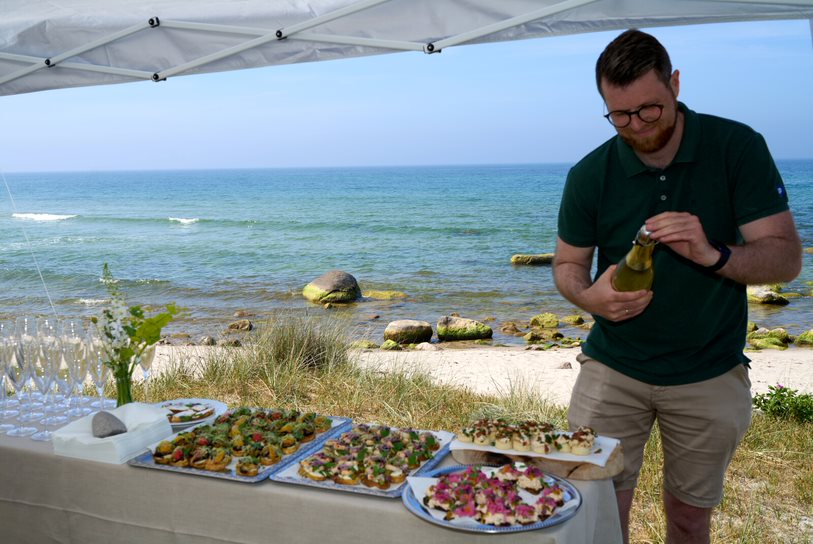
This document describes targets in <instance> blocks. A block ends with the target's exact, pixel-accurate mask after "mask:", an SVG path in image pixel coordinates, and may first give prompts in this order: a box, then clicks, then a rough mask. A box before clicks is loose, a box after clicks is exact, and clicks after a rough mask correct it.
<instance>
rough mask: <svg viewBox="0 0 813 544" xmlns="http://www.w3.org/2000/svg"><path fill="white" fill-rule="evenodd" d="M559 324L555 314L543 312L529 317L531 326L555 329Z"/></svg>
mask: <svg viewBox="0 0 813 544" xmlns="http://www.w3.org/2000/svg"><path fill="white" fill-rule="evenodd" d="M558 326H559V318H558V317H557V315H556V314H552V313H549V312H545V313H543V314H538V315H535V316H533V317H532V318H531V327H542V328H544V329H555V328H556V327H558Z"/></svg>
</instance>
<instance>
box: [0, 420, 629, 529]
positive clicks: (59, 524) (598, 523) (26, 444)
mask: <svg viewBox="0 0 813 544" xmlns="http://www.w3.org/2000/svg"><path fill="white" fill-rule="evenodd" d="M445 464H453V461H452V459H451V457H448V458H447V459H446V460H445ZM573 484H574V485H575V486H576V487H577V488H578V489H579V491H580V492H581V493H582V497H583V499H584V502H583V504H582V506H581V508H580V510H579V512H578V514H577V515H576V517H574V518H572V519H571V520H569V521H568V522H566V523H564V524H561V525H558V526H554V527H551V528H548V529H543V530H539V531H529V532H521V533H513V534H511V535H496V536H495V535H488V534H472V533H467V532H461V531H455V530H451V529H446V528H443V527H439V526H436V525H433V524H430V523H427V522H426V521H424V520H422V519H420V518H418V517H417V516H415V515H413V514H412V513H410V512H409V511H408V510H406V508H405V507H404V505H403V503H402V502H401V500H400V499H384V498H379V497H370V496H363V495H358V494H354V493H341V492H331V491H324V490H320V489H315V488H309V487H305V486H296V485H289V484H283V483H276V482H270V481H263V482H260V483H256V484H244V483H238V482H231V481H226V480H219V479H214V478H204V477H196V476H190V475H185V474H174V473H170V472H165V471H159V470H148V469H143V468H136V467H132V466H128V465H109V464H104V463H96V462H92V461H83V460H79V459H72V458H67V457H59V456H56V455H54V454H53V451H52V446H51V444H50V443H43V442H34V441H32V440H29V439H27V438H11V437H8V436H5V435H2V436H0V528H1V529H0V535H2V536H1V537H0V542H3V543H8V544H26V543H31V544H41V543H44V542H60V543H77V544H80V543H81V544H92V543H97V542H98V543H103V544H113V543H134V544H145V543H148V544H162V543H172V544H185V543H189V544H223V543H226V542H229V543H232V542H233V543H241V544H248V543H267V542H283V543H285V544H296V543H309V544H310V543H328V542H330V543H334V542H336V543H343V542H346V543H348V544H365V543H367V542H369V543H375V544H386V543H401V542H410V543H411V542H420V543H430V542H431V543H435V542H444V543H445V542H448V543H457V542H459V543H466V544H472V543H477V542H486V541H488V542H491V543H492V544H493V543H494V542H496V541H499V542H501V543H504V542H509V541H510V542H512V543H514V542H518V543H522V542H533V543H535V544H547V543H567V544H577V543H584V544H587V543H609V544H616V543H618V542H621V532H620V526H619V522H618V514H617V510H616V503H615V494H614V492H613V486H612V483H611V482H610V481H609V480H599V481H575V480H574V481H573Z"/></svg>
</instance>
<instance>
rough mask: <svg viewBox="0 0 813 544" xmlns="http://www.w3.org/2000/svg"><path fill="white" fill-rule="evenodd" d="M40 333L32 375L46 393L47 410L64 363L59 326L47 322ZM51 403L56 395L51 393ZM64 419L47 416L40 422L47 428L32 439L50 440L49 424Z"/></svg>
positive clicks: (35, 434)
mask: <svg viewBox="0 0 813 544" xmlns="http://www.w3.org/2000/svg"><path fill="white" fill-rule="evenodd" d="M40 330H41V334H40V337H39V338H40V340H39V342H40V349H39V352H38V354H37V357H36V358H35V359H34V361H33V366H32V376H33V377H34V381H35V383H36V384H37V387H38V388H39V390H40V392H41V393H43V394H44V395H45V400H46V410H45V411H46V412H47V411H48V410H47V403H48V398H49V395H48V393H49V392H50V391H51V386H52V385H53V383H54V380H55V379H56V375H57V373H58V372H59V365H60V364H62V342H61V341H60V336H59V333H58V332H57V327H56V326H54V324H53V323H49V322H47V321H46V322H45V323H44V324H43V326H42V327H41V329H40ZM50 398H51V405H52V406H53V403H54V402H55V399H54V396H53V395H51V396H50ZM61 421H62V420H61V419H60V418H59V417H58V416H49V417H45V418H44V419H43V420H42V421H41V422H40V423H42V424H43V425H44V426H45V428H44V429H43V430H42V431H39V432H36V433H34V434H33V435H31V440H39V441H42V442H47V441H50V440H51V438H52V436H53V433H51V431H50V430H48V427H49V425H53V424H57V423H58V422H61Z"/></svg>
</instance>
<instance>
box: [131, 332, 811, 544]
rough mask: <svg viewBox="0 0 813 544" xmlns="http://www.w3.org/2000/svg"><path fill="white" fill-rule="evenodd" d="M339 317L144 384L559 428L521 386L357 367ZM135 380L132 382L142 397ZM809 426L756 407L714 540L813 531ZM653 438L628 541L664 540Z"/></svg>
mask: <svg viewBox="0 0 813 544" xmlns="http://www.w3.org/2000/svg"><path fill="white" fill-rule="evenodd" d="M352 337H353V335H352V334H350V331H348V330H347V329H346V328H345V327H344V326H343V325H341V324H337V323H336V322H334V321H329V320H315V319H312V318H308V317H297V316H280V317H278V318H276V319H273V320H271V321H269V322H268V323H266V324H265V325H264V326H263V327H262V328H261V329H260V330H259V331H258V332H257V333H256V334H252V335H251V336H250V337H249V338H248V340H247V341H246V343H245V344H244V346H243V347H241V348H239V349H234V348H231V349H213V350H211V352H210V353H209V354H208V355H207V356H205V357H201V358H197V359H193V360H192V361H189V360H184V361H180V360H179V361H172V362H171V363H170V364H169V365H168V367H167V368H166V369H165V370H164V371H163V372H162V373H161V374H159V375H158V376H156V377H155V378H153V379H152V380H151V381H150V384H149V397H150V399H151V400H154V399H172V398H181V397H186V398H194V397H199V398H212V399H218V400H220V401H223V402H225V403H227V404H228V405H229V406H230V407H235V406H263V407H286V408H296V409H298V410H303V411H305V410H307V411H315V412H318V413H322V414H328V415H334V416H343V417H349V418H352V419H354V420H357V421H363V422H377V423H381V424H386V425H392V426H400V427H403V426H409V427H415V428H421V429H445V430H451V431H456V430H457V429H459V428H460V427H461V426H463V425H464V424H465V423H467V422H469V421H471V420H473V419H477V418H480V417H506V418H510V419H516V420H521V419H538V420H542V421H549V422H551V423H553V424H555V425H557V426H558V427H560V428H561V427H564V426H565V425H566V420H567V412H566V408H565V407H562V406H556V405H553V404H550V403H548V402H546V401H545V400H543V399H540V396H539V395H538V394H537V393H535V392H534V391H533V390H531V389H530V388H529V387H526V385H525V384H522V383H513V384H512V386H511V388H510V390H508V391H501V392H499V393H500V394H495V395H483V394H477V393H474V392H472V391H470V390H468V389H465V388H458V387H452V386H448V385H443V384H437V383H435V382H434V381H433V380H432V379H431V378H430V377H429V376H428V375H426V374H423V373H420V372H417V371H414V370H403V371H395V372H393V371H386V372H385V371H382V370H378V369H375V368H362V367H361V366H359V365H356V364H355V362H354V353H355V352H354V351H352V350H351V349H350V348H349V346H350V341H351V340H349V339H352ZM144 393H145V391H144V388H143V385H141V384H137V385H136V386H135V387H134V395H135V396H136V398H137V400H138V399H141V400H144ZM810 452H813V424H811V423H797V422H793V421H788V420H777V419H773V418H768V417H766V416H764V415H762V414H760V413H755V414H754V417H753V421H752V423H751V427H750V429H749V431H748V433H747V434H746V436H745V439H744V440H743V443H742V444H741V446H740V448H739V449H738V451H737V453H736V455H735V457H734V459H733V461H732V463H731V466H730V467H729V470H728V473H727V477H726V483H725V498H724V499H723V502H722V503H721V505H720V506H719V507H718V508H717V509H715V513H714V517H713V526H712V531H713V533H712V542H715V543H729V542H739V543H745V544H757V543H760V544H765V543H783V544H785V543H796V542H798V543H802V542H810V541H811V539H812V538H813V514H811V513H812V512H813V463H811V462H810ZM661 463H662V456H661V453H660V440H659V437H658V433H657V432H653V434H652V437H651V439H650V440H649V443H648V444H647V446H646V451H645V461H644V467H643V469H642V472H641V478H640V481H639V486H638V490H637V493H636V498H635V502H634V504H633V511H632V516H631V518H632V524H631V528H630V536H631V540H632V541H633V542H652V543H659V542H664V534H665V518H664V515H663V510H662V508H661V487H662V477H661Z"/></svg>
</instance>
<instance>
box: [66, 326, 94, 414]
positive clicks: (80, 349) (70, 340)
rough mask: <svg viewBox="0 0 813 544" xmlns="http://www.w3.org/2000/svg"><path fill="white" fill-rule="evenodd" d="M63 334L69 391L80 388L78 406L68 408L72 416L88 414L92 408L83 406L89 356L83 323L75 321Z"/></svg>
mask: <svg viewBox="0 0 813 544" xmlns="http://www.w3.org/2000/svg"><path fill="white" fill-rule="evenodd" d="M62 336H63V339H64V340H63V341H64V343H65V347H64V350H63V353H64V356H65V363H66V364H67V365H68V373H69V374H68V378H69V379H68V391H70V392H71V393H73V392H74V391H75V390H76V388H77V387H78V388H79V394H78V395H76V399H77V402H76V406H75V407H74V408H70V409H69V410H68V415H69V416H70V417H82V416H86V415H88V414H89V413H90V412H91V411H92V410H91V409H90V408H86V407H83V406H82V399H83V398H84V395H83V389H84V385H85V379H86V378H87V375H88V357H87V353H85V342H84V332H83V331H82V329H81V324H77V323H73V325H72V326H69V327H67V328H65V329H64V330H63V332H62Z"/></svg>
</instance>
